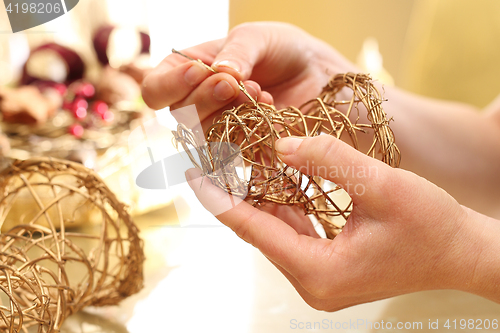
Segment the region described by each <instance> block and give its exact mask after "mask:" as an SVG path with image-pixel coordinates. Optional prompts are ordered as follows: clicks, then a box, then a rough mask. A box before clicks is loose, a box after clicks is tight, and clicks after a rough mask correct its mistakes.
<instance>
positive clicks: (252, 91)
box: [245, 86, 258, 99]
mask: <svg viewBox="0 0 500 333" xmlns="http://www.w3.org/2000/svg"><path fill="white" fill-rule="evenodd" d="M245 89H246V90H247V93H248V94H249V95H250V96H252V97H253V98H255V99H257V95H258V94H257V90H255V88H254V87H252V86H245Z"/></svg>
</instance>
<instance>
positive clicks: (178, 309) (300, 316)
mask: <svg viewBox="0 0 500 333" xmlns="http://www.w3.org/2000/svg"><path fill="white" fill-rule="evenodd" d="M175 207H176V205H173V204H171V205H169V206H167V207H165V208H162V209H159V210H156V211H154V212H151V213H148V214H145V215H142V216H139V217H136V218H135V221H136V223H137V224H138V226H139V228H140V229H141V236H142V237H143V239H144V241H145V254H146V262H145V287H144V289H143V290H142V291H141V292H140V293H138V294H136V295H133V296H132V297H130V298H128V299H126V300H125V301H123V302H122V303H121V304H120V305H119V306H113V307H104V308H87V309H85V310H84V311H82V312H79V313H77V314H75V315H73V316H71V317H69V318H68V319H67V320H66V322H65V323H64V326H63V328H62V332H67V333H84V332H85V333H101V332H103V333H104V332H114V333H126V332H128V333H143V332H175V333H179V332H181V333H183V332H217V333H224V332H231V333H254V332H255V333H257V332H258V333H267V332H269V333H271V332H272V333H280V332H384V331H391V330H387V329H382V327H384V328H387V323H388V322H391V324H392V325H394V327H396V325H397V323H402V325H405V324H406V325H407V327H410V326H412V327H413V328H411V329H404V330H394V329H393V330H392V331H398V332H406V331H408V332H412V331H417V330H418V331H422V329H419V327H418V325H420V324H419V323H421V325H422V328H423V331H428V326H429V321H430V322H432V323H435V322H436V321H438V324H439V330H438V331H439V332H441V331H452V332H453V331H454V330H453V326H452V327H451V328H452V329H450V330H448V329H445V328H444V327H443V325H444V324H445V323H446V321H447V320H450V322H451V325H453V320H456V324H457V328H459V323H460V320H461V319H465V320H469V319H489V320H493V319H497V320H500V305H499V304H495V303H493V302H491V301H488V300H486V299H483V298H480V297H478V296H475V295H471V294H467V293H462V292H457V291H447V290H445V291H428V292H419V293H414V294H409V295H404V296H399V297H394V298H390V299H386V300H382V301H377V302H373V303H369V304H363V305H359V306H354V307H351V308H348V309H344V310H341V311H338V312H334V313H326V312H321V311H317V310H314V309H312V308H310V307H309V306H308V305H307V304H306V303H305V302H304V301H303V300H302V299H301V298H300V296H299V295H298V294H297V292H296V291H295V289H293V287H292V286H291V285H290V283H289V282H288V281H287V280H286V278H284V277H283V276H282V275H281V273H279V271H278V270H277V269H276V268H275V267H274V266H273V265H272V264H271V263H270V262H269V261H267V259H266V258H265V257H264V256H263V255H262V254H261V253H260V252H259V251H258V250H257V249H255V248H254V247H252V246H250V245H249V244H247V243H245V242H243V241H242V240H240V239H239V238H238V237H237V236H236V235H235V234H234V233H233V232H232V231H231V230H229V229H228V228H226V227H224V226H222V225H218V224H217V223H218V222H217V221H216V220H215V219H214V218H213V217H211V216H210V215H209V214H208V213H206V212H203V211H202V210H201V209H199V208H191V217H189V214H188V215H186V216H187V217H186V216H184V217H182V218H183V219H186V218H187V219H189V218H196V219H197V220H200V219H202V220H204V221H210V223H207V225H205V226H193V225H189V224H187V225H186V224H182V223H180V222H179V218H178V215H177V213H176V212H177V210H176V209H175ZM177 207H178V206H177ZM332 279H335V277H334V276H332ZM367 288H369V285H367ZM382 321H383V324H382ZM370 323H371V324H370ZM382 325H384V326H382ZM309 327H310V328H309ZM460 331H461V332H467V331H476V330H475V329H468V328H466V329H464V330H460Z"/></svg>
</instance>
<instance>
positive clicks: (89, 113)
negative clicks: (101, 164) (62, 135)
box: [63, 81, 115, 138]
mask: <svg viewBox="0 0 500 333" xmlns="http://www.w3.org/2000/svg"><path fill="white" fill-rule="evenodd" d="M94 96H95V88H94V86H93V85H92V84H91V83H89V82H86V81H76V82H73V83H72V84H70V85H69V86H68V87H67V91H66V93H65V98H64V101H63V109H65V110H67V111H69V112H70V113H71V114H72V115H73V117H74V119H75V123H74V124H73V125H71V126H70V127H69V129H68V131H69V133H70V134H72V135H73V136H75V137H77V138H81V137H82V136H83V134H84V131H85V128H89V127H93V126H98V124H99V122H102V123H104V124H109V123H111V122H113V120H114V117H115V115H114V113H113V112H112V111H111V110H109V106H108V104H107V103H105V102H103V101H100V100H93V98H94ZM96 120H97V124H96Z"/></svg>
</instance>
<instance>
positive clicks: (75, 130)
mask: <svg viewBox="0 0 500 333" xmlns="http://www.w3.org/2000/svg"><path fill="white" fill-rule="evenodd" d="M68 130H69V133H70V134H71V135H73V136H75V137H77V138H81V137H82V135H83V131H84V130H83V127H82V125H80V124H73V125H71V126H70V127H69V129H68Z"/></svg>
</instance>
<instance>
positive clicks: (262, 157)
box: [174, 73, 401, 238]
mask: <svg viewBox="0 0 500 333" xmlns="http://www.w3.org/2000/svg"><path fill="white" fill-rule="evenodd" d="M240 88H241V89H242V90H244V87H243V86H242V85H241V84H240ZM247 96H248V94H247ZM382 102H383V99H382V96H381V94H380V92H379V90H378V89H377V88H376V87H375V86H374V84H373V83H372V80H371V78H370V76H369V75H367V74H355V73H346V74H338V75H335V76H333V77H332V78H331V79H330V81H329V82H328V84H327V85H326V86H325V87H324V88H323V91H322V92H321V93H320V95H319V96H318V97H317V98H315V99H313V100H310V101H308V102H306V103H304V104H303V105H302V106H300V107H298V108H296V107H293V106H290V107H287V108H284V109H280V110H278V109H276V107H274V106H273V105H268V104H264V103H257V102H256V101H254V100H253V99H251V98H250V103H245V104H242V105H240V106H238V107H235V108H232V109H230V110H226V111H224V112H223V113H222V115H221V117H219V118H218V119H215V120H214V124H213V125H212V126H211V127H210V128H209V129H208V130H207V131H206V133H205V141H206V142H208V143H209V145H210V146H214V142H215V143H220V144H221V145H220V149H219V150H217V149H215V150H214V149H213V148H211V149H209V148H207V145H206V144H202V143H201V142H200V140H197V139H196V135H194V133H193V132H192V131H190V129H188V128H186V126H183V125H182V124H181V125H179V126H178V130H177V131H176V132H175V133H174V136H175V140H176V141H177V142H178V143H181V144H182V146H183V147H184V149H185V150H186V152H187V153H188V154H190V151H193V149H191V150H190V148H189V146H192V147H194V149H196V151H197V153H198V155H199V158H200V161H201V165H198V164H197V163H194V164H195V166H196V167H198V168H200V169H202V170H203V173H204V175H205V176H206V177H208V178H209V179H210V180H211V181H212V183H213V184H215V185H216V186H218V187H219V188H221V189H224V190H226V191H227V192H229V193H231V194H232V195H235V196H240V197H242V198H243V197H244V198H245V199H246V201H248V202H251V203H252V204H253V205H255V206H258V205H261V204H264V203H266V202H271V203H276V204H281V205H289V206H298V207H301V208H302V209H303V211H304V213H305V214H307V215H312V216H314V217H315V218H316V219H317V220H318V221H319V222H320V223H321V224H322V226H323V228H324V230H325V232H326V235H327V237H329V238H334V237H335V236H336V235H337V234H338V233H339V232H340V231H341V230H342V227H343V225H344V224H345V222H346V221H347V219H348V217H349V214H350V213H351V211H352V200H350V202H349V203H348V204H347V205H343V206H342V205H339V204H338V203H336V199H335V198H336V197H338V195H337V194H338V193H339V192H344V190H343V189H342V188H341V187H340V186H337V185H335V184H332V183H330V182H325V180H323V179H322V178H320V177H318V176H310V175H305V174H303V173H301V172H300V171H298V170H294V169H292V168H290V167H289V166H287V165H286V164H285V163H283V162H282V161H281V160H280V158H279V157H278V155H277V153H276V150H275V141H276V140H277V139H279V138H282V137H286V136H298V137H313V136H317V135H320V134H326V135H332V136H335V137H336V138H338V139H341V140H343V141H345V142H347V143H349V144H350V145H351V146H353V147H354V148H356V149H358V150H363V148H365V147H363V145H362V144H360V142H361V141H363V142H366V141H367V137H370V139H369V140H368V141H369V145H368V147H366V148H365V151H363V152H364V153H365V154H367V155H369V156H371V157H374V158H377V159H380V160H382V161H383V162H385V163H386V164H388V165H390V166H392V167H398V166H399V163H400V157H401V156H400V152H399V149H398V148H397V146H396V144H395V139H394V134H393V132H392V130H391V129H390V127H389V120H388V119H387V116H386V113H385V112H384V110H383V109H382ZM362 119H365V121H364V122H363V121H362ZM360 138H363V140H360ZM223 143H231V144H223ZM365 146H366V145H365ZM233 147H237V149H235V148H233ZM235 155H239V156H240V157H241V160H242V163H239V165H236V164H238V163H234V162H233V161H234V156H235ZM191 160H192V161H195V159H194V158H191ZM221 165H222V166H223V167H221ZM238 169H239V170H238ZM214 170H225V171H224V172H222V173H221V172H214ZM227 170H230V171H229V172H228V171H227ZM339 218H340V221H339Z"/></svg>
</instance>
